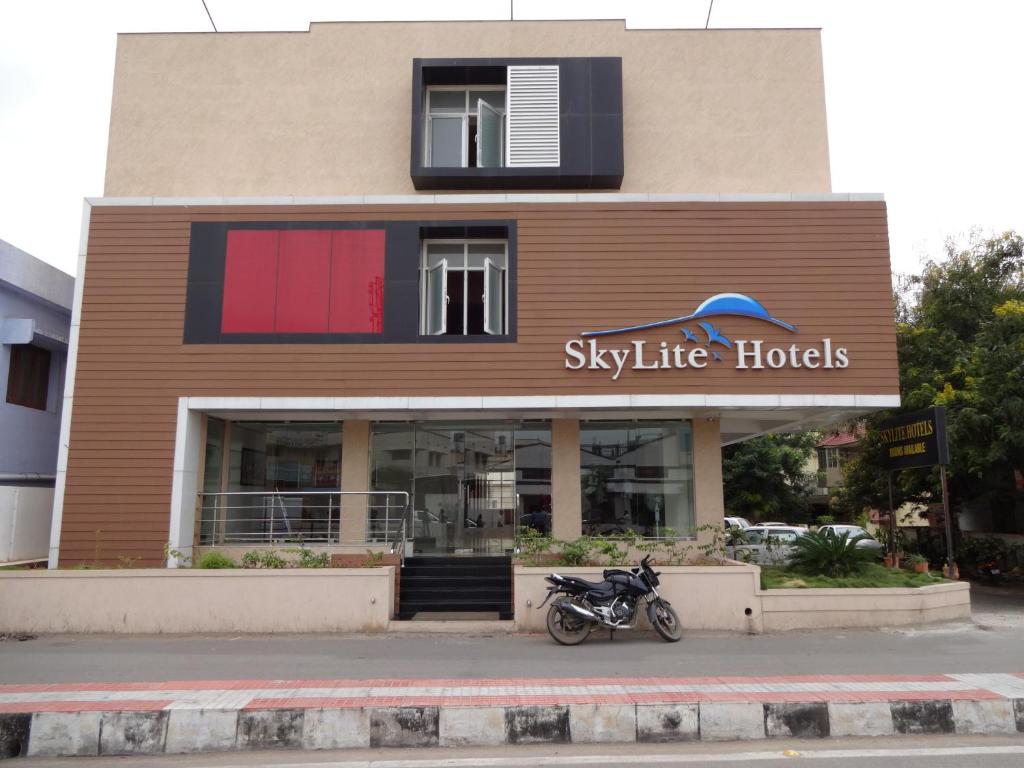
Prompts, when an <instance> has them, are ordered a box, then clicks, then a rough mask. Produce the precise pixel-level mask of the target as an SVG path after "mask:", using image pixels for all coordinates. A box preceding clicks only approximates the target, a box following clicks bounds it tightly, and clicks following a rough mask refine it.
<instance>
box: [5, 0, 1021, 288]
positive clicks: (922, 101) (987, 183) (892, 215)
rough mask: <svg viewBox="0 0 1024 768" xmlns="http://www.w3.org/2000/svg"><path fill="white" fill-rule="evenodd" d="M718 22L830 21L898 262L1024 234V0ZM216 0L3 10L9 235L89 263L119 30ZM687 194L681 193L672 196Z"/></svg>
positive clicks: (753, 2) (665, 6) (834, 0)
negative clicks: (972, 235) (970, 236)
mask: <svg viewBox="0 0 1024 768" xmlns="http://www.w3.org/2000/svg"><path fill="white" fill-rule="evenodd" d="M207 3H208V5H209V7H210V11H211V13H212V14H213V18H214V21H215V22H216V23H217V27H218V29H219V30H220V31H222V32H223V31H236V30H274V29H306V28H307V27H308V23H309V22H310V21H311V20H312V21H344V20H375V19H427V18H429V19H482V18H492V19H505V18H508V13H509V2H508V0H415V1H412V2H410V1H409V0H374V2H366V1H365V0H360V1H359V2H355V1H353V0H344V1H342V0H334V1H333V2H330V1H328V0H287V1H285V0H277V1H276V2H271V1H270V0H207ZM707 11H708V0H646V1H645V0H631V1H629V2H625V1H622V0H619V1H616V0H575V1H560V0H516V1H515V14H516V18H517V19H540V18H625V19H626V20H627V25H628V26H630V27H703V26H704V20H705V17H706V15H707ZM711 26H712V27H821V28H822V40H823V47H824V56H825V87H826V99H827V104H828V125H829V143H830V149H831V160H832V188H833V190H834V191H836V192H883V193H885V196H886V199H887V201H888V204H889V230H890V238H891V247H892V260H893V268H894V270H896V271H903V272H906V271H917V270H918V269H919V266H920V261H921V258H922V256H929V257H939V256H940V255H941V252H942V244H943V242H944V240H945V238H946V237H948V236H951V235H953V236H959V235H962V234H964V233H966V232H968V231H969V230H971V229H972V228H980V230H981V231H982V232H983V233H988V232H992V231H995V232H1001V231H1004V230H1007V229H1016V230H1017V231H1024V148H1022V142H1021V137H1022V136H1024V78H1022V74H1024V64H1022V62H1021V58H1020V51H1021V33H1022V31H1024V3H1021V2H1018V1H1017V0H959V2H952V1H951V0H949V1H947V0H714V9H713V11H712V14H711ZM209 30H210V26H209V21H208V20H207V17H206V13H205V11H204V10H203V6H202V3H201V0H89V1H86V0H62V1H57V0H0V239H3V240H7V241H8V242H10V243H12V244H14V245H16V246H17V247H19V248H21V249H23V250H25V251H28V252H29V253H31V254H33V255H34V256H37V257H39V258H40V259H43V260H44V261H47V262H49V263H51V264H53V265H55V266H57V267H59V268H61V269H63V270H65V271H67V272H71V273H73V272H74V271H75V268H76V261H77V257H76V254H77V250H78V240H79V234H80V229H81V215H82V198H83V197H87V196H90V197H91V196H99V195H101V194H102V191H103V169H104V163H105V155H106V141H107V124H108V121H109V116H110V90H111V82H112V77H113V68H114V46H115V34H116V33H117V32H167V31H209ZM661 191H671V190H661Z"/></svg>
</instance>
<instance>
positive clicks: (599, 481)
mask: <svg viewBox="0 0 1024 768" xmlns="http://www.w3.org/2000/svg"><path fill="white" fill-rule="evenodd" d="M580 473H581V483H582V490H583V494H582V495H583V532H584V533H585V534H590V535H602V534H608V533H617V532H622V531H625V530H627V529H632V530H634V531H636V532H637V533H639V534H640V535H641V536H648V537H658V536H665V535H666V529H668V530H669V531H674V532H675V534H676V535H678V536H692V535H693V533H694V512H693V451H692V443H691V435H690V425H689V424H688V423H684V422H636V423H620V424H615V423H607V422H605V423H590V424H586V425H584V426H582V427H581V430H580Z"/></svg>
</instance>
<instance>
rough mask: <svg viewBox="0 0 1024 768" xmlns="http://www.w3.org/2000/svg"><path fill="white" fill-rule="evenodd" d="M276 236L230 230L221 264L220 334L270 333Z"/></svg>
mask: <svg viewBox="0 0 1024 768" xmlns="http://www.w3.org/2000/svg"><path fill="white" fill-rule="evenodd" d="M277 249H278V233H277V232H276V231H274V230H259V229H233V230H230V231H229V232H228V242H227V253H226V254H225V262H224V302H223V305H222V311H221V322H220V329H221V332H222V333H271V332H273V331H274V311H275V307H276V297H277Z"/></svg>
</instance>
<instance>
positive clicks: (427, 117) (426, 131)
mask: <svg viewBox="0 0 1024 768" xmlns="http://www.w3.org/2000/svg"><path fill="white" fill-rule="evenodd" d="M439 91H448V92H451V91H461V92H462V93H463V94H464V98H463V109H462V112H461V113H459V112H447V113H445V114H439V115H437V117H439V118H448V119H451V118H461V119H462V139H461V143H462V165H461V166H458V167H460V168H468V167H469V118H470V117H471V116H473V115H475V114H476V104H470V100H469V92H470V91H473V92H479V91H494V92H500V93H504V94H505V97H506V98H508V91H507V88H506V87H505V86H504V85H431V86H428V87H427V90H426V96H425V97H424V98H425V99H426V104H425V105H424V110H423V114H424V125H423V165H424V167H425V168H433V167H434V166H433V158H432V157H431V151H430V138H431V135H432V132H433V128H432V126H431V120H432V119H433V117H434V116H433V115H431V114H430V95H431V94H432V93H437V92H439ZM493 108H494V107H492V109H493ZM495 111H496V112H498V113H499V114H500V115H501V116H502V137H501V167H503V168H504V167H505V165H506V157H505V153H506V146H507V144H508V138H507V134H508V111H507V109H495ZM477 119H478V120H479V116H477ZM474 151H475V147H474ZM440 167H445V168H446V167H451V166H440Z"/></svg>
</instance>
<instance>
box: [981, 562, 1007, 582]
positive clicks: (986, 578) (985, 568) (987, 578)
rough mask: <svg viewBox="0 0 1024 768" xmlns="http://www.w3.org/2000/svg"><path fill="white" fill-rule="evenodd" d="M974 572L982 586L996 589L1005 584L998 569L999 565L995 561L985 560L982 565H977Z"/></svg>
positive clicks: (1004, 578)
mask: <svg viewBox="0 0 1024 768" xmlns="http://www.w3.org/2000/svg"><path fill="white" fill-rule="evenodd" d="M974 570H975V571H977V573H978V579H979V580H981V582H982V583H984V584H989V585H991V586H993V587H998V586H1000V585H1002V584H1005V583H1006V576H1005V574H1003V572H1002V571H1001V570H1000V569H999V563H997V562H996V561H995V560H987V561H985V562H984V563H978V564H977V565H976V566H975V568H974Z"/></svg>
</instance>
